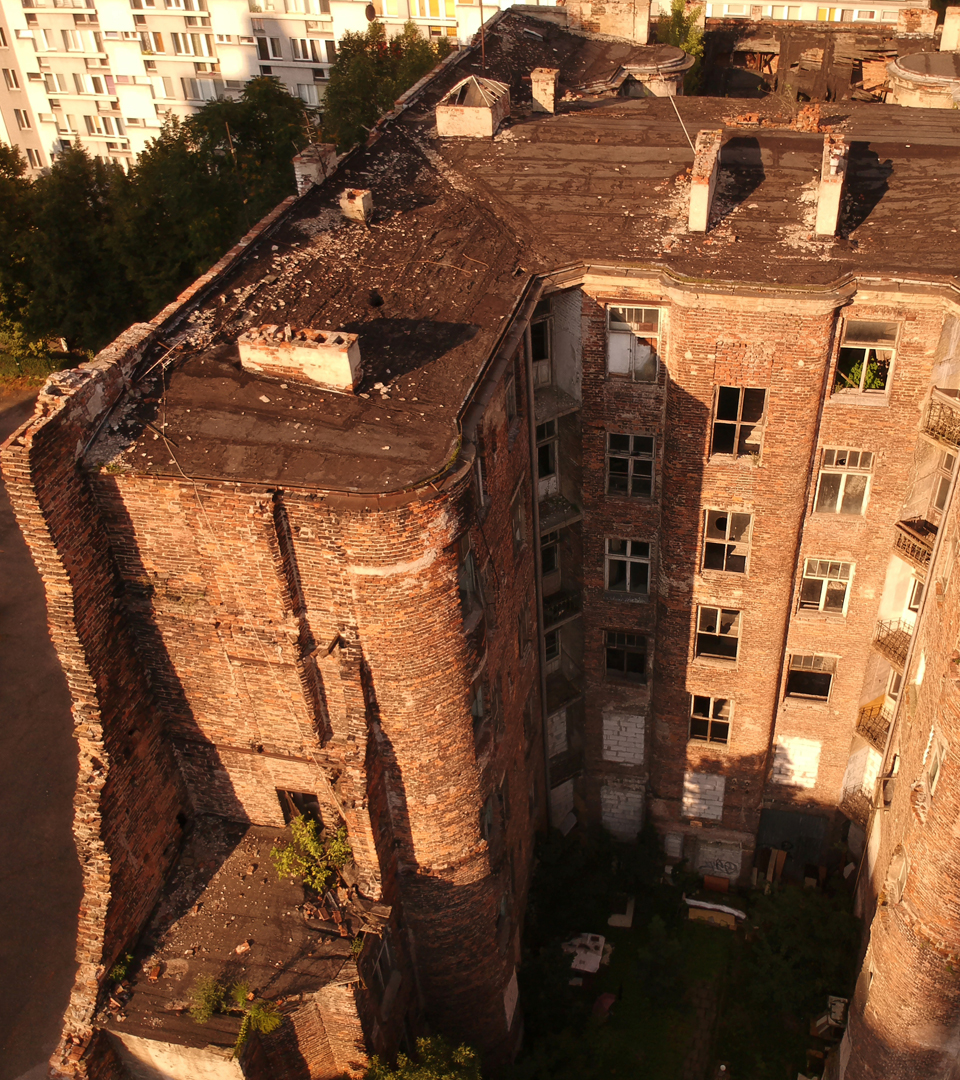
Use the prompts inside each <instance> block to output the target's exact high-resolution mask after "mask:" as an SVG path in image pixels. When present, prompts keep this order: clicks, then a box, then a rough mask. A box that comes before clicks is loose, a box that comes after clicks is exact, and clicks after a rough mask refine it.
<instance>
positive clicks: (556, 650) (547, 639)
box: [543, 630, 560, 675]
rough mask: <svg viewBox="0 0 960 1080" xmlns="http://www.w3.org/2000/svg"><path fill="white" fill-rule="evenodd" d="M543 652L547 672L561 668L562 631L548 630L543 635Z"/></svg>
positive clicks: (550, 672)
mask: <svg viewBox="0 0 960 1080" xmlns="http://www.w3.org/2000/svg"><path fill="white" fill-rule="evenodd" d="M543 652H544V658H545V660H546V669H547V674H548V675H550V674H552V673H553V672H554V671H559V670H560V631H559V630H548V631H547V632H546V633H545V634H544V635H543Z"/></svg>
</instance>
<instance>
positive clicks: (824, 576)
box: [797, 556, 856, 616]
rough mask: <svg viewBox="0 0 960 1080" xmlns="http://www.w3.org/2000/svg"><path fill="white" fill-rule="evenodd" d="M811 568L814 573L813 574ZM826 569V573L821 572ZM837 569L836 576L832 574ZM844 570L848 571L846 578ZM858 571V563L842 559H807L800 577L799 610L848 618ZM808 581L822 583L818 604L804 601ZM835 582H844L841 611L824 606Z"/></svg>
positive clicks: (814, 557) (815, 557)
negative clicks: (851, 595)
mask: <svg viewBox="0 0 960 1080" xmlns="http://www.w3.org/2000/svg"><path fill="white" fill-rule="evenodd" d="M811 566H812V567H813V572H811ZM824 567H826V571H827V572H826V573H822V572H821V571H822V570H823V569H824ZM834 567H836V568H837V572H836V575H833V574H831V573H830V571H832V570H833V568H834ZM844 568H845V569H846V576H844V573H843V571H844ZM855 569H856V563H853V562H849V561H845V560H840V559H821V558H819V557H817V556H813V557H812V558H805V559H804V561H803V573H802V574H801V575H800V589H799V592H798V594H797V610H798V611H807V612H817V613H818V614H821V615H843V616H846V614H847V608H848V606H849V603H850V591H851V585H852V584H853V575H854V571H855ZM807 581H820V582H822V584H821V586H820V596H819V598H818V600H817V603H816V604H813V603H811V601H810V600H809V599H806V600H805V599H804V583H805V582H807ZM833 582H843V602H842V603H841V605H840V608H839V610H837V609H835V608H825V607H824V604H825V603H826V600H827V598H828V595H829V592H828V589H829V586H830V584H831V583H833Z"/></svg>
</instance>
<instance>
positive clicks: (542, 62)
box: [88, 13, 960, 492]
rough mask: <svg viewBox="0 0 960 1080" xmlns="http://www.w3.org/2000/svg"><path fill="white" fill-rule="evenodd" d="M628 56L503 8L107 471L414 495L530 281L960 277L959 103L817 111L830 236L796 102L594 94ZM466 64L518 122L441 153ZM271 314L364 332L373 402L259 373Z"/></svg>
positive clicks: (108, 433) (328, 200)
mask: <svg viewBox="0 0 960 1080" xmlns="http://www.w3.org/2000/svg"><path fill="white" fill-rule="evenodd" d="M531 31H532V33H531ZM632 52H637V50H636V48H635V47H632V46H629V45H626V44H624V43H621V42H598V41H596V40H593V39H587V38H585V37H581V36H577V35H575V34H572V33H569V32H567V31H566V30H563V29H560V28H558V27H557V26H555V25H553V24H551V23H549V22H546V21H543V20H539V19H533V18H530V17H528V16H521V15H518V14H515V13H507V14H506V15H505V16H504V17H503V18H502V19H501V20H500V21H499V22H498V23H497V25H496V26H495V27H494V28H493V29H492V30H490V31H489V32H488V33H487V35H486V65H485V68H484V69H482V65H481V58H480V55H479V52H477V53H471V54H469V55H467V56H466V57H465V58H464V59H463V60H462V61H461V62H459V63H456V64H452V65H450V66H448V67H447V68H446V69H444V70H443V71H442V72H441V73H440V74H439V75H438V76H437V77H436V78H435V79H434V80H433V81H432V82H431V83H430V84H429V85H428V87H427V89H426V91H425V92H424V93H423V95H422V97H421V98H420V99H419V100H417V101H415V102H414V103H413V104H412V105H411V106H410V107H409V108H408V109H407V110H406V111H405V112H403V113H402V114H401V115H400V117H399V118H398V119H397V120H395V121H394V122H391V123H388V124H386V125H385V127H384V129H383V131H382V134H381V135H380V137H379V138H378V139H377V141H375V143H374V145H373V146H371V147H366V148H361V149H359V150H358V151H356V152H355V153H354V154H353V155H351V156H350V157H349V158H348V159H347V160H346V161H345V162H344V163H343V164H342V165H341V167H340V169H339V170H338V171H337V172H336V173H335V174H334V176H333V177H332V178H330V179H329V180H327V181H326V182H325V183H323V184H322V185H320V186H318V187H316V188H314V189H313V190H312V191H311V192H310V193H309V194H308V195H306V196H305V197H304V198H302V199H301V200H300V201H299V202H298V203H297V204H296V205H295V207H294V208H293V211H292V213H290V214H289V215H288V216H287V217H286V218H285V219H284V220H283V221H282V223H281V224H280V225H279V226H278V227H274V228H273V229H272V230H270V231H268V233H267V234H266V235H264V236H263V237H261V238H260V239H259V240H258V241H257V242H256V243H255V244H254V245H252V247H251V255H250V256H248V257H247V258H246V259H245V260H244V262H243V263H242V264H241V265H240V266H239V267H238V268H237V269H235V270H234V271H233V273H232V274H231V275H229V277H228V279H227V281H226V282H225V283H224V284H223V287H222V289H221V290H220V292H219V293H218V294H216V295H214V296H213V297H212V298H211V299H210V300H208V301H207V302H206V303H204V304H203V305H202V306H201V308H200V309H199V310H198V311H197V312H196V313H195V314H194V315H193V316H192V317H191V320H190V323H189V325H188V326H187V327H186V328H185V330H184V331H182V332H181V333H180V335H179V337H180V340H181V342H182V349H181V351H180V353H178V354H176V359H174V361H173V363H172V364H171V365H170V367H169V369H168V370H167V372H166V373H165V375H164V377H163V380H162V383H161V380H160V378H159V370H158V372H156V373H154V375H153V376H151V377H150V379H148V380H146V381H145V382H144V383H142V384H141V385H140V387H139V388H138V390H137V392H136V393H135V394H133V395H129V396H128V398H127V399H126V400H125V402H123V403H122V404H121V405H120V406H119V407H118V409H117V410H115V412H114V414H113V416H111V418H110V421H109V423H108V424H107V425H106V426H105V428H104V430H103V432H102V433H101V436H100V438H99V439H98V441H97V443H96V444H95V445H94V447H93V449H92V451H91V453H90V455H89V458H88V460H89V461H90V463H91V464H105V463H108V462H115V463H117V464H119V465H120V466H121V467H122V468H130V469H133V470H135V471H138V472H146V473H152V474H157V475H173V476H178V475H180V472H181V471H182V472H183V473H184V474H186V475H189V476H192V477H197V478H212V479H224V480H236V481H251V482H257V483H265V484H268V485H277V486H296V487H303V488H321V489H325V488H329V489H334V490H343V491H354V492H389V491H398V490H402V489H404V488H409V487H413V486H416V485H419V484H422V483H424V482H425V481H426V480H427V479H429V478H431V477H434V476H436V475H437V474H439V473H442V471H443V470H444V469H445V468H446V467H447V466H448V464H450V463H451V461H452V460H453V459H454V457H455V455H456V450H457V447H458V445H459V430H458V414H459V411H460V410H461V408H462V406H463V404H464V401H465V399H466V397H467V395H468V393H469V390H470V388H471V386H472V385H473V384H474V382H475V380H476V379H477V377H478V375H479V373H480V371H481V369H482V367H483V365H484V363H485V361H486V360H487V358H488V357H489V356H490V355H491V353H492V351H493V350H494V348H495V346H496V343H497V341H498V340H499V338H500V336H501V334H502V333H503V331H504V330H505V328H506V326H507V325H508V323H509V320H510V315H511V313H512V312H513V311H514V310H515V308H516V306H517V304H518V303H519V301H520V300H521V298H522V296H523V293H524V290H525V289H526V287H527V285H528V283H529V282H530V280H531V279H532V278H533V277H534V276H535V275H537V274H541V273H545V272H548V271H550V270H554V269H559V268H562V267H565V266H570V265H590V264H594V265H603V266H605V267H611V266H613V267H615V266H617V265H620V266H623V267H624V268H629V267H645V268H650V269H653V270H657V269H661V270H664V271H667V272H669V273H672V274H674V275H679V276H681V277H685V278H688V279H692V280H693V281H695V282H700V281H702V282H709V283H714V282H716V283H721V282H723V283H727V282H731V283H744V284H747V285H749V284H754V285H758V286H764V287H767V288H769V287H770V286H771V285H773V286H775V287H776V286H780V287H782V288H784V289H801V290H802V289H809V288H822V287H826V286H829V285H830V284H831V283H834V282H837V281H838V280H840V279H842V278H843V277H845V276H846V275H849V274H858V273H860V274H869V275H871V276H874V275H883V274H894V273H895V274H907V275H909V276H911V277H917V278H921V279H926V280H938V279H944V278H949V277H952V276H953V275H955V274H956V272H957V267H958V257H957V251H958V242H957V229H958V228H960V153H958V148H960V115H958V114H957V113H956V112H955V111H950V110H931V109H923V110H912V109H903V108H901V107H898V106H881V105H869V104H866V105H864V104H858V103H855V102H833V103H830V104H825V105H822V106H821V123H822V128H821V132H822V131H824V130H830V131H833V132H837V133H841V134H844V135H845V136H846V137H847V139H848V140H849V141H850V142H851V143H852V144H853V145H852V149H851V159H850V170H849V182H848V192H847V196H846V199H845V203H844V209H843V213H842V216H841V222H840V228H839V235H838V236H837V237H835V238H828V239H818V238H815V237H814V235H813V225H814V220H815V215H816V191H817V184H818V181H819V171H820V162H821V155H822V149H823V134H822V133H807V132H803V131H797V130H795V129H794V128H793V127H792V126H791V125H792V124H793V122H794V119H795V116H796V111H797V110H796V108H793V107H790V106H787V105H785V104H782V103H777V102H770V101H755V100H749V101H737V100H733V99H729V98H680V99H677V100H676V101H675V102H673V101H671V100H668V99H663V98H647V99H642V100H640V99H630V98H621V97H609V96H606V97H604V96H591V95H583V94H581V93H580V92H579V91H578V90H577V87H579V86H581V85H582V84H583V83H584V81H585V80H586V79H587V78H588V77H589V78H590V79H597V78H599V77H601V75H602V74H603V72H604V71H610V72H611V73H612V72H614V71H616V70H617V69H618V68H619V67H620V66H621V65H622V64H625V63H628V62H629V56H630V54H631V53H632ZM535 67H557V68H559V69H560V89H559V94H558V111H557V114H556V115H544V114H533V113H532V112H531V111H530V101H531V91H530V82H529V74H530V71H531V70H532V69H533V68H535ZM471 73H475V74H481V73H482V74H484V75H486V77H488V78H493V79H497V80H500V81H503V82H506V83H508V84H509V85H510V87H511V100H512V107H513V108H512V116H511V118H510V120H509V121H508V122H506V123H505V124H504V125H503V126H502V127H501V129H500V132H499V133H498V135H497V136H496V137H495V138H494V139H492V140H491V139H446V140H440V139H438V137H437V134H436V127H435V123H434V112H433V110H434V108H435V106H436V104H437V102H438V101H439V100H441V98H442V97H443V96H444V95H445V94H446V93H447V92H449V90H450V88H451V87H452V86H454V85H455V84H456V83H457V82H459V81H460V80H461V79H463V78H464V77H465V76H466V75H468V74H471ZM560 95H563V96H564V99H563V100H559V97H560ZM674 105H676V109H677V110H679V114H680V117H681V118H682V120H683V124H684V125H685V126H686V129H687V131H688V132H689V133H690V136H691V138H694V139H695V137H696V133H697V131H699V130H701V129H708V128H723V130H724V146H723V150H722V152H721V165H722V167H721V172H720V177H719V181H718V186H717V195H716V198H715V201H714V212H713V214H712V217H711V226H710V229H709V231H708V232H707V234H705V235H703V234H692V233H689V232H688V231H687V203H688V192H689V183H688V169H689V168H690V166H691V165H692V162H693V152H692V150H691V149H690V146H689V145H688V143H687V139H686V136H685V134H684V130H683V127H682V126H681V123H680V120H679V119H678V116H677V111H676V110H675V108H674ZM347 187H357V188H370V189H371V190H372V192H373V199H374V213H373V217H372V219H371V221H370V222H369V224H368V225H366V226H365V225H363V224H359V223H356V222H348V221H346V220H344V219H343V218H342V216H341V214H340V211H339V197H340V194H341V192H342V191H343V190H344V188H347ZM263 323H280V324H284V323H289V324H290V325H291V326H293V327H295V328H296V327H312V328H315V329H325V330H344V331H347V332H351V333H356V334H357V335H358V336H359V343H360V352H361V358H362V362H363V369H364V377H363V382H362V384H361V386H360V387H359V393H358V394H357V395H344V394H336V393H333V392H330V391H324V390H321V389H319V388H312V387H308V386H304V385H299V384H294V383H284V381H283V380H280V379H275V378H269V377H266V376H257V375H254V374H251V373H249V372H245V371H242V370H241V369H240V367H239V358H238V354H237V350H236V344H235V343H236V339H237V337H238V336H239V335H240V334H241V333H242V332H244V331H245V330H248V329H250V328H252V327H255V326H259V325H261V324H263ZM168 344H169V343H168ZM158 355H159V352H158ZM147 425H150V426H147Z"/></svg>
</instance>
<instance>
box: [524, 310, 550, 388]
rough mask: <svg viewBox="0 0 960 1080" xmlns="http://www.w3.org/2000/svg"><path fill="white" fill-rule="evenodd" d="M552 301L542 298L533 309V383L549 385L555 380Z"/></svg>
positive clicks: (531, 348) (531, 325) (531, 331)
mask: <svg viewBox="0 0 960 1080" xmlns="http://www.w3.org/2000/svg"><path fill="white" fill-rule="evenodd" d="M550 316H551V311H550V301H549V300H541V301H540V302H539V303H538V304H537V306H536V307H535V308H534V309H533V317H532V319H531V320H530V356H531V360H532V361H533V385H534V386H535V387H536V386H549V385H550V384H551V383H552V382H553V364H552V351H551V345H552V336H553V320H552V319H551V317H550Z"/></svg>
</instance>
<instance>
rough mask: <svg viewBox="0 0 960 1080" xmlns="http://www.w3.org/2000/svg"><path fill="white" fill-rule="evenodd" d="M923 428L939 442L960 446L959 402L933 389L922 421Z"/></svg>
mask: <svg viewBox="0 0 960 1080" xmlns="http://www.w3.org/2000/svg"><path fill="white" fill-rule="evenodd" d="M923 430H924V432H925V433H926V434H927V435H929V436H930V437H931V438H934V439H938V440H939V441H940V442H945V443H949V444H950V446H960V402H958V401H956V400H955V399H947V398H946V397H945V396H943V395H942V394H941V393H940V392H938V391H934V396H933V398H932V400H931V402H930V406H929V408H928V409H927V415H926V417H925V418H924V421H923Z"/></svg>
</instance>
